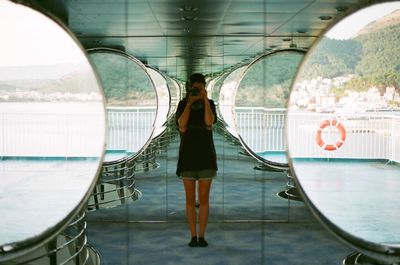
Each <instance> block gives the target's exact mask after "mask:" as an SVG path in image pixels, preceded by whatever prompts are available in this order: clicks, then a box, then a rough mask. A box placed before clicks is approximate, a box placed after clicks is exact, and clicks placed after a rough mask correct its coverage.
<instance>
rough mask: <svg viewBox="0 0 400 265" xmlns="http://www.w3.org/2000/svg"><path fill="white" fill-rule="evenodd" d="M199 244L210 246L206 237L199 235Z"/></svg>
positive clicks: (203, 246) (200, 245)
mask: <svg viewBox="0 0 400 265" xmlns="http://www.w3.org/2000/svg"><path fill="white" fill-rule="evenodd" d="M198 245H199V247H202V248H205V247H206V246H208V243H207V241H206V240H205V239H204V237H199V242H198Z"/></svg>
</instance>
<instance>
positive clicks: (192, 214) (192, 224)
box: [183, 179, 197, 237]
mask: <svg viewBox="0 0 400 265" xmlns="http://www.w3.org/2000/svg"><path fill="white" fill-rule="evenodd" d="M183 185H184V187H185V194H186V218H187V221H188V224H189V228H190V233H191V234H192V237H194V236H197V233H196V207H195V203H196V181H195V180H190V179H184V180H183Z"/></svg>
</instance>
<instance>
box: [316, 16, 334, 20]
mask: <svg viewBox="0 0 400 265" xmlns="http://www.w3.org/2000/svg"><path fill="white" fill-rule="evenodd" d="M319 19H320V20H323V21H326V20H331V19H332V17H331V16H320V17H319Z"/></svg>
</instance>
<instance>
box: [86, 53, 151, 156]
mask: <svg viewBox="0 0 400 265" xmlns="http://www.w3.org/2000/svg"><path fill="white" fill-rule="evenodd" d="M88 52H89V55H90V59H91V61H92V63H93V64H94V65H95V67H96V70H97V73H98V74H99V76H100V79H101V81H102V83H103V88H104V94H105V97H106V102H107V103H106V105H107V113H108V142H107V152H106V156H105V161H107V162H110V161H116V160H119V159H123V158H125V157H127V156H137V155H139V154H140V153H141V152H142V151H143V150H144V148H145V146H146V145H147V144H148V143H149V140H150V139H151V136H152V133H153V130H154V127H153V125H154V122H155V119H156V112H157V94H156V91H155V87H154V84H153V82H152V80H151V78H150V76H149V75H148V73H147V71H146V68H145V67H144V66H143V64H142V63H141V62H140V61H138V60H136V59H135V58H133V57H130V56H128V55H126V54H125V53H123V52H121V51H118V50H113V49H107V48H97V49H90V50H88Z"/></svg>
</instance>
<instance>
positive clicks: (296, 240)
mask: <svg viewBox="0 0 400 265" xmlns="http://www.w3.org/2000/svg"><path fill="white" fill-rule="evenodd" d="M215 141H216V147H217V154H218V158H219V160H218V165H219V171H218V178H217V179H216V180H215V181H214V182H213V187H212V194H211V212H210V220H209V221H210V222H209V225H208V228H207V234H206V238H207V240H208V241H209V247H207V248H189V247H188V246H187V243H188V241H189V238H190V234H189V232H188V229H187V225H186V223H185V212H184V191H183V187H182V183H181V182H180V180H179V179H178V178H177V177H176V175H175V169H176V157H177V148H178V143H177V141H175V142H173V143H172V144H171V146H170V147H169V149H168V151H167V152H166V153H165V154H162V155H160V156H159V158H158V162H159V163H160V165H161V166H160V167H159V168H158V169H156V170H153V171H150V172H147V173H141V174H140V175H138V176H137V187H138V189H139V190H140V191H141V192H142V194H143V196H142V197H141V198H140V199H139V200H138V201H136V202H134V203H132V204H129V205H122V206H119V207H116V208H112V209H106V210H101V211H97V212H92V213H89V214H88V237H89V242H90V243H91V244H92V245H93V247H95V248H96V249H97V250H98V251H99V253H100V255H101V258H102V264H103V265H118V264H121V265H127V264H174V265H179V264H185V265H186V264H202V265H203V264H222V265H224V264H252V265H253V264H260V265H261V264H263V265H264V264H268V265H278V264H285V265H287V264H299V265H301V264H307V265H312V264H318V265H321V264H341V262H342V259H343V258H344V257H345V256H346V255H348V254H349V253H351V252H352V250H351V249H350V248H348V247H347V246H345V245H343V244H342V243H341V242H339V241H338V240H337V239H335V238H334V236H332V235H331V234H330V233H328V232H327V231H325V230H324V229H323V228H322V227H321V225H320V224H319V223H317V222H316V221H315V220H314V218H313V217H312V216H311V215H310V213H309V211H308V209H307V208H306V207H305V206H304V204H303V203H302V202H299V201H288V200H284V199H282V198H280V197H278V196H277V195H276V194H277V193H278V192H280V191H281V190H283V189H285V188H286V182H287V179H286V174H285V173H284V172H268V171H259V170H254V169H253V168H254V166H255V165H256V162H255V161H253V160H252V159H251V158H249V157H246V156H242V155H240V154H239V152H240V151H241V150H240V149H239V148H238V147H237V146H234V145H231V144H230V143H229V141H227V140H226V139H225V138H223V137H221V136H219V135H216V136H215ZM261 220H262V221H261Z"/></svg>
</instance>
